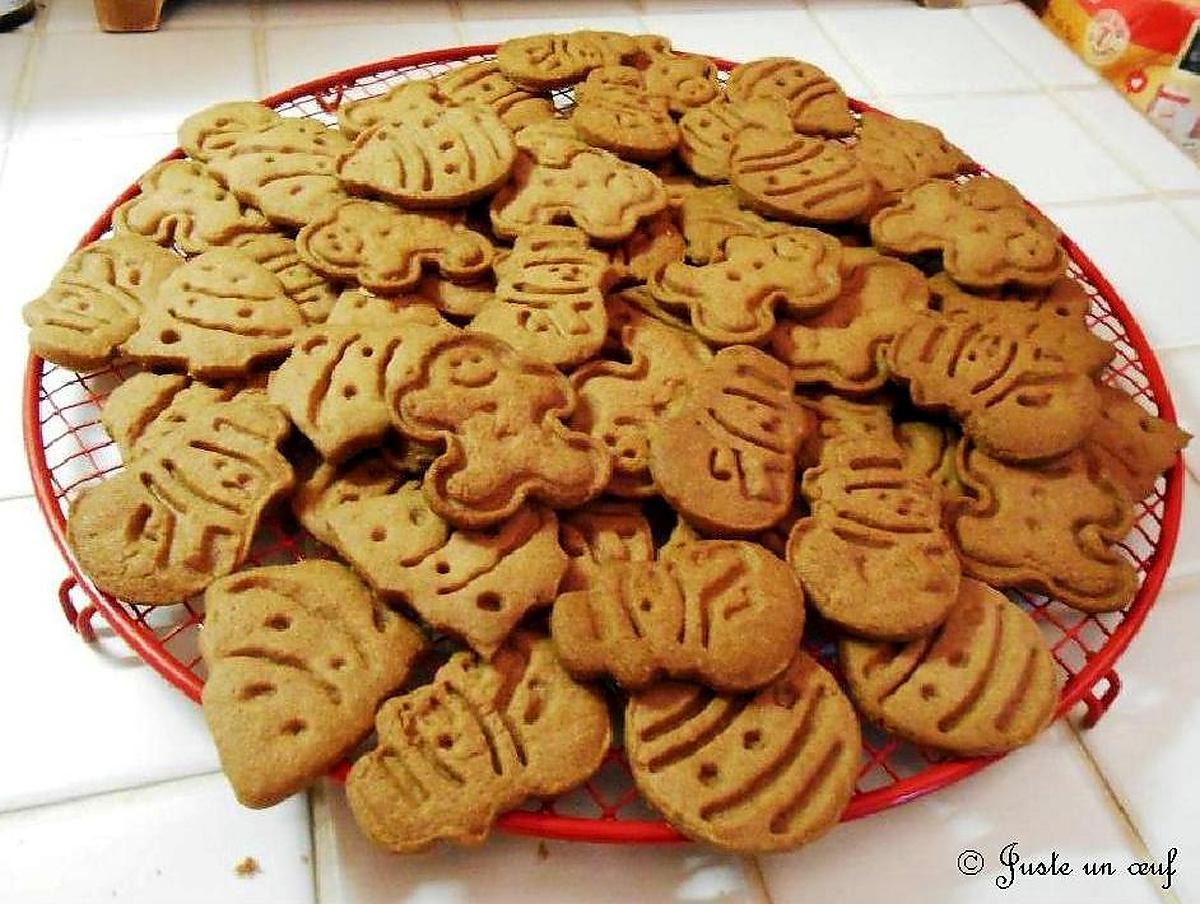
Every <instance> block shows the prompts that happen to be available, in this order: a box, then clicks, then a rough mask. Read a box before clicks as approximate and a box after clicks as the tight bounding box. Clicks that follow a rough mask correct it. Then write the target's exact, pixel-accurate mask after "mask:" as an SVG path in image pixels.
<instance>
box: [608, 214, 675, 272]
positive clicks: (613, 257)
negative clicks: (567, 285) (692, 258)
mask: <svg viewBox="0 0 1200 904" xmlns="http://www.w3.org/2000/svg"><path fill="white" fill-rule="evenodd" d="M605 251H607V253H608V257H609V260H610V261H611V262H612V265H613V267H615V268H616V274H615V279H616V281H617V282H618V283H622V284H623V283H629V282H634V283H644V282H646V281H647V280H649V279H650V278H651V277H652V276H653V275H654V274H655V273H657V272H659V271H660V270H662V268H663V267H665V266H667V265H668V264H671V263H674V262H676V261H681V260H683V258H684V255H685V254H686V252H687V243H686V242H685V241H684V239H683V233H682V232H680V231H679V227H678V226H677V225H676V223H675V215H674V211H672V210H670V209H669V208H668V209H666V210H662V211H659V212H658V213H656V214H654V216H651V217H647V218H646V219H644V220H642V221H641V222H640V223H638V225H637V228H636V229H634V231H633V232H632V234H630V236H629V238H627V239H625V241H623V242H621V243H620V244H619V245H613V246H611V247H609V248H606V249H605Z"/></svg>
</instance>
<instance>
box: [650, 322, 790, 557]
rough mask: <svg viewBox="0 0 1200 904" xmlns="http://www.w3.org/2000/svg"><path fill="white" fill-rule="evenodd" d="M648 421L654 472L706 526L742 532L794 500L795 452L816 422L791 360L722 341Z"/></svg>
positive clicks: (681, 508)
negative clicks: (798, 396) (685, 387)
mask: <svg viewBox="0 0 1200 904" xmlns="http://www.w3.org/2000/svg"><path fill="white" fill-rule="evenodd" d="M689 388H690V391H689V392H688V393H686V394H685V395H683V396H682V397H680V398H679V399H677V400H676V401H675V402H674V403H673V404H672V405H671V406H670V407H669V409H668V410H667V411H666V412H665V413H664V414H663V415H662V416H661V417H659V418H658V420H657V421H656V422H655V423H654V424H653V425H652V426H651V427H650V431H649V436H650V473H651V474H652V475H653V477H654V482H655V484H656V485H657V486H658V488H659V491H660V492H661V493H662V495H663V497H664V498H666V500H667V501H668V502H670V503H671V505H672V506H674V507H675V509H676V510H677V511H678V512H679V513H680V514H681V515H683V516H684V517H685V518H687V519H688V520H689V521H692V522H694V523H695V524H696V525H698V526H699V527H700V528H702V529H703V530H705V531H707V532H709V533H712V534H716V535H719V536H745V535H748V534H754V533H758V532H760V531H763V530H766V529H767V528H769V527H771V526H772V525H773V524H775V523H776V522H777V521H779V520H780V519H782V518H783V517H784V516H786V515H787V513H788V511H789V510H790V509H791V507H792V499H793V497H794V495H795V483H796V454H797V452H798V450H799V448H800V444H801V442H802V441H803V439H804V436H805V434H806V433H807V432H808V430H809V429H810V426H811V418H810V416H809V415H808V413H807V412H806V411H805V410H804V409H803V408H802V407H801V406H800V405H799V404H798V403H797V402H796V401H795V399H794V398H793V396H792V380H791V376H790V374H789V373H788V370H787V367H786V366H785V365H783V364H781V363H780V362H779V361H776V360H775V359H774V358H772V357H771V356H770V355H768V354H766V353H764V352H761V351H759V350H758V349H756V348H753V347H752V346H744V345H736V346H730V347H728V348H723V349H721V351H719V352H718V353H717V354H716V356H715V357H714V358H713V360H712V361H711V362H709V364H708V365H707V366H706V367H705V368H704V369H703V370H701V371H700V372H699V373H698V374H696V376H695V377H693V378H692V380H691V383H690V387H689Z"/></svg>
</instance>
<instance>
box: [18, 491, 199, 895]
mask: <svg viewBox="0 0 1200 904" xmlns="http://www.w3.org/2000/svg"><path fill="white" fill-rule="evenodd" d="M0 531H3V533H2V534H0V535H2V536H5V537H9V538H10V541H9V542H7V543H5V544H3V545H2V546H0V573H3V574H6V575H8V581H9V583H10V593H11V594H12V596H13V598H14V599H15V600H20V605H14V606H12V607H10V611H9V613H8V617H7V622H8V624H7V626H6V627H5V630H4V631H3V632H0V686H3V687H6V688H8V689H9V690H8V691H7V692H6V693H5V704H4V707H5V718H6V720H8V721H7V724H8V725H9V726H20V727H21V732H20V735H21V736H25V734H26V733H28V736H29V740H28V741H27V742H25V743H12V740H14V739H15V737H17V735H15V734H14V735H12V736H11V737H10V739H9V740H10V742H9V743H5V744H3V745H0V810H11V809H15V808H21V807H29V806H34V805H38V804H43V803H47V802H53V801H60V800H66V799H69V798H76V797H81V796H84V795H89V794H98V793H101V792H104V791H112V790H116V789H122V788H130V787H134V786H138V785H146V784H151V783H154V782H161V781H165V780H167V779H172V778H179V777H181V776H186V775H196V774H199V773H203V772H211V771H213V770H215V769H217V768H218V765H217V756H216V751H215V749H214V748H213V745H212V741H211V740H210V739H209V736H208V732H207V730H206V729H205V727H204V719H203V717H202V716H201V713H200V707H198V706H197V705H196V704H194V703H192V702H191V701H190V700H188V699H187V698H186V697H185V696H184V695H183V694H182V693H180V692H179V691H178V690H176V689H175V688H174V687H173V686H171V685H169V684H168V683H167V682H166V680H165V679H164V678H162V677H161V676H160V675H159V674H158V673H157V672H155V671H153V670H152V669H151V668H150V667H149V666H147V665H145V664H144V663H142V661H141V660H140V659H138V658H136V657H135V656H134V655H133V654H132V653H131V652H130V651H129V649H128V648H127V647H125V645H124V643H123V642H122V641H121V640H120V639H119V638H118V637H116V636H114V635H113V633H112V630H111V629H110V628H109V627H108V626H107V624H106V623H105V622H104V620H103V618H102V617H99V616H98V617H97V618H96V621H95V626H96V628H97V629H98V631H99V641H98V643H97V644H95V645H90V646H89V645H88V644H85V643H84V642H83V641H82V640H81V639H80V638H79V637H78V636H77V635H76V634H75V633H74V631H72V630H71V628H70V626H69V625H68V624H67V621H66V619H65V618H64V617H63V614H62V611H61V609H60V608H59V605H58V585H59V582H60V581H61V580H62V579H63V578H64V577H65V576H66V575H67V573H68V572H67V566H66V564H65V563H64V562H63V560H62V557H61V556H60V555H59V553H58V550H57V548H56V547H55V546H54V544H53V543H52V542H51V540H50V534H49V531H48V529H47V528H46V527H45V526H44V524H43V523H42V516H41V513H40V511H39V510H38V508H37V504H36V503H35V502H34V501H33V500H32V499H17V500H9V501H6V502H0ZM17 537H20V538H22V539H21V541H20V542H14V541H13V540H12V539H11V538H17ZM159 617H160V618H171V617H178V616H173V615H172V613H170V612H168V611H167V610H163V612H162V614H161V615H160V616H159ZM14 731H16V729H15V728H14ZM0 834H3V833H2V832H0ZM3 848H4V845H3V844H0V849H3ZM0 872H3V870H2V869H0ZM2 885H3V880H2V879H0V886H2ZM0 897H3V896H0ZM12 900H14V901H20V900H23V899H22V898H19V897H17V898H13V899H12ZM63 900H67V899H66V898H64V899H63Z"/></svg>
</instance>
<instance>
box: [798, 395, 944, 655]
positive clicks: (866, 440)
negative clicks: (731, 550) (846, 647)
mask: <svg viewBox="0 0 1200 904" xmlns="http://www.w3.org/2000/svg"><path fill="white" fill-rule="evenodd" d="M873 408H874V406H856V408H855V409H854V414H853V415H852V416H850V417H849V418H846V419H844V420H840V421H837V422H835V423H834V424H829V423H828V422H825V423H823V424H822V429H823V432H827V431H828V430H829V428H830V427H833V428H835V430H836V432H835V433H834V434H833V435H832V436H827V438H826V439H825V441H824V443H823V445H822V447H821V452H820V460H819V462H818V464H817V466H816V467H815V468H810V469H809V470H807V471H805V472H804V479H803V482H802V484H801V490H802V492H803V494H804V498H805V499H806V500H808V504H809V508H810V510H811V515H810V516H809V517H807V518H802V519H801V520H800V521H797V522H796V524H795V526H794V527H793V528H792V533H791V535H790V536H789V537H788V548H787V560H788V563H789V564H790V565H791V566H792V568H794V569H795V571H796V573H797V574H798V575H799V577H800V583H801V584H802V585H803V587H804V592H805V594H806V595H807V597H808V599H809V600H810V601H811V602H812V605H813V607H814V608H815V609H816V610H817V611H818V612H820V613H821V615H823V616H824V617H825V618H826V619H828V620H829V621H831V622H832V623H833V624H835V625H837V626H838V627H839V628H841V629H842V630H844V631H848V632H850V633H852V634H855V635H857V636H861V637H870V638H874V639H879V640H908V639H911V638H914V637H920V636H923V635H925V634H928V633H929V632H930V631H931V630H933V629H934V628H936V627H937V626H938V625H939V624H941V623H942V621H943V620H944V619H945V618H946V614H947V613H948V612H949V611H950V607H951V606H952V605H953V604H954V600H955V598H956V596H957V593H958V583H959V576H960V574H961V568H960V566H959V563H958V558H957V556H956V555H955V550H954V546H953V545H952V543H951V542H950V538H949V537H948V536H947V534H946V532H945V531H944V530H943V529H942V524H941V514H942V513H941V495H940V493H939V492H938V489H937V487H935V486H934V484H933V482H932V481H931V480H929V479H928V478H925V477H922V476H920V475H918V474H914V473H912V472H910V471H909V470H908V469H907V468H906V466H905V460H904V454H903V452H902V450H901V448H900V447H899V446H898V445H897V444H896V442H895V441H894V439H893V438H892V433H891V425H890V418H888V417H887V415H886V412H884V411H879V412H878V414H876V413H875V411H874V410H873ZM862 415H865V416H866V418H867V419H866V420H861V419H860V416H862ZM880 419H882V420H880ZM884 421H886V422H887V423H886V424H885V423H883V422H884ZM884 428H886V429H884Z"/></svg>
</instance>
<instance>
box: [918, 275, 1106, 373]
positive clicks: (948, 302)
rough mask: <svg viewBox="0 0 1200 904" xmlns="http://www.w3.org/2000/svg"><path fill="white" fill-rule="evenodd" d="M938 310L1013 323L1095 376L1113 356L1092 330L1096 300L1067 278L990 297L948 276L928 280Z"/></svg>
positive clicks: (1079, 368)
mask: <svg viewBox="0 0 1200 904" xmlns="http://www.w3.org/2000/svg"><path fill="white" fill-rule="evenodd" d="M929 291H930V293H931V295H932V304H933V307H935V308H937V310H939V311H941V312H942V313H943V314H949V315H951V316H955V317H970V318H974V319H976V320H979V321H987V320H998V321H1001V322H1003V323H1006V324H1011V325H1012V326H1013V327H1014V328H1016V329H1017V330H1018V331H1020V332H1021V333H1022V334H1024V335H1025V336H1027V337H1029V338H1032V339H1036V340H1037V341H1038V342H1041V343H1042V344H1044V345H1046V346H1048V347H1050V348H1052V349H1054V352H1055V354H1056V355H1057V356H1059V357H1061V358H1062V359H1063V361H1064V362H1066V363H1067V364H1068V365H1069V366H1070V367H1071V368H1072V369H1073V370H1077V371H1080V372H1081V373H1089V374H1095V373H1098V372H1099V371H1101V370H1103V368H1104V365H1106V364H1107V363H1108V362H1109V361H1110V360H1111V359H1112V356H1113V345H1112V343H1111V342H1108V341H1107V340H1105V339H1102V338H1101V337H1099V336H1097V335H1096V334H1095V333H1093V332H1092V331H1091V330H1090V329H1088V325H1087V320H1086V319H1085V318H1086V315H1087V312H1088V309H1089V307H1090V306H1091V299H1090V298H1088V296H1087V293H1086V292H1084V291H1083V289H1082V287H1081V286H1080V285H1079V283H1077V282H1075V280H1073V279H1071V278H1070V277H1067V276H1064V277H1062V279H1060V280H1058V281H1057V282H1055V283H1054V284H1053V285H1052V286H1050V288H1049V289H1045V290H1043V291H1030V290H1023V291H1013V290H1011V289H1010V290H1004V291H1001V292H999V293H997V294H996V295H995V297H992V296H991V295H988V296H982V295H974V294H972V293H970V292H967V291H965V290H964V289H962V288H961V287H960V286H958V284H957V283H955V282H954V280H952V279H951V278H950V277H949V276H947V275H946V274H945V273H938V274H937V275H936V276H933V277H930V279H929Z"/></svg>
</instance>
